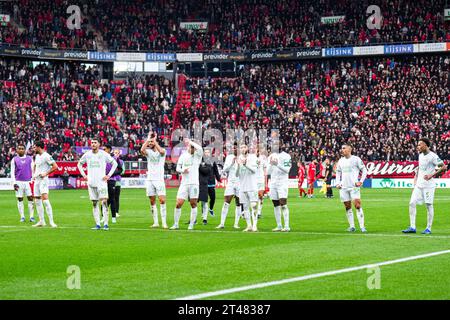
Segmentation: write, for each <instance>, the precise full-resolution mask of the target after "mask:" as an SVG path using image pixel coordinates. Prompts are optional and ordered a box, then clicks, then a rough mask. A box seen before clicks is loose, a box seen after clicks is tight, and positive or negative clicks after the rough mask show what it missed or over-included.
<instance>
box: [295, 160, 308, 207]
mask: <svg viewBox="0 0 450 320" xmlns="http://www.w3.org/2000/svg"><path fill="white" fill-rule="evenodd" d="M297 166H298V192H299V193H300V195H299V197H300V198H301V197H304V196H306V191H305V189H303V188H302V185H303V181H305V166H304V165H303V163H302V162H301V161H299V162H298V163H297Z"/></svg>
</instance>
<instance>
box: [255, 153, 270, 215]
mask: <svg viewBox="0 0 450 320" xmlns="http://www.w3.org/2000/svg"><path fill="white" fill-rule="evenodd" d="M257 156H258V175H257V180H258V206H257V208H256V211H257V214H258V219H260V218H261V216H262V206H263V201H264V193H265V192H266V178H267V156H266V154H265V153H264V152H262V151H261V147H260V148H258V153H257Z"/></svg>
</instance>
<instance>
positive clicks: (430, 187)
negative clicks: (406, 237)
mask: <svg viewBox="0 0 450 320" xmlns="http://www.w3.org/2000/svg"><path fill="white" fill-rule="evenodd" d="M430 146H431V142H430V140H429V139H428V138H422V139H420V140H419V142H418V144H417V151H418V152H419V167H418V171H417V173H416V175H415V177H414V190H413V192H412V195H411V200H410V201H409V219H410V225H409V227H408V228H407V229H406V230H403V233H416V205H417V204H423V203H424V202H425V205H426V206H427V213H428V219H427V228H426V229H425V230H424V231H423V232H422V234H431V227H432V225H433V217H434V207H433V202H434V190H435V189H436V185H435V182H434V177H436V176H438V175H439V174H440V173H441V172H443V171H444V170H446V169H447V166H446V165H445V164H444V162H443V161H442V160H441V159H439V156H438V155H437V154H435V153H434V152H432V151H431V150H430ZM436 168H437V169H436Z"/></svg>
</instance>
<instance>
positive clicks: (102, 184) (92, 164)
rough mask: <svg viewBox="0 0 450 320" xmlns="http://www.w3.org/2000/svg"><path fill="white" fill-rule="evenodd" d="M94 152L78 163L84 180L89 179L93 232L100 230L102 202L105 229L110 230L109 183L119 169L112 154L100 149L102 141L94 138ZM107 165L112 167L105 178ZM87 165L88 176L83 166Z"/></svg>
mask: <svg viewBox="0 0 450 320" xmlns="http://www.w3.org/2000/svg"><path fill="white" fill-rule="evenodd" d="M91 148H92V150H89V151H87V152H86V153H85V154H83V156H82V157H81V159H80V160H79V161H78V170H80V173H81V175H82V176H83V178H85V179H87V183H88V190H89V199H90V200H91V201H92V205H93V207H94V208H93V211H92V213H93V216H94V220H95V227H93V228H92V229H93V230H100V229H101V226H100V208H99V206H98V202H99V201H100V203H101V206H102V213H103V220H102V221H103V229H104V230H109V227H108V222H109V216H108V183H107V181H108V180H109V178H111V176H112V174H113V173H114V171H116V168H117V162H116V160H114V158H113V157H111V155H110V154H108V153H106V152H105V151H103V150H101V149H100V140H98V139H96V138H94V139H92V140H91ZM106 163H111V164H112V167H111V170H110V171H109V172H108V174H107V175H106V176H105V172H106ZM84 164H86V165H87V175H86V173H85V172H84V169H83V165H84Z"/></svg>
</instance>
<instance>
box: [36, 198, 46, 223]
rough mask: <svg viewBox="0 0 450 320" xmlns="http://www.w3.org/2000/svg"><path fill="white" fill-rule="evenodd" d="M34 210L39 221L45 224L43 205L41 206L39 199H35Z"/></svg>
mask: <svg viewBox="0 0 450 320" xmlns="http://www.w3.org/2000/svg"><path fill="white" fill-rule="evenodd" d="M36 210H37V213H38V216H39V221H40V222H42V223H43V224H45V217H44V207H43V206H42V200H41V199H36Z"/></svg>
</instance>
